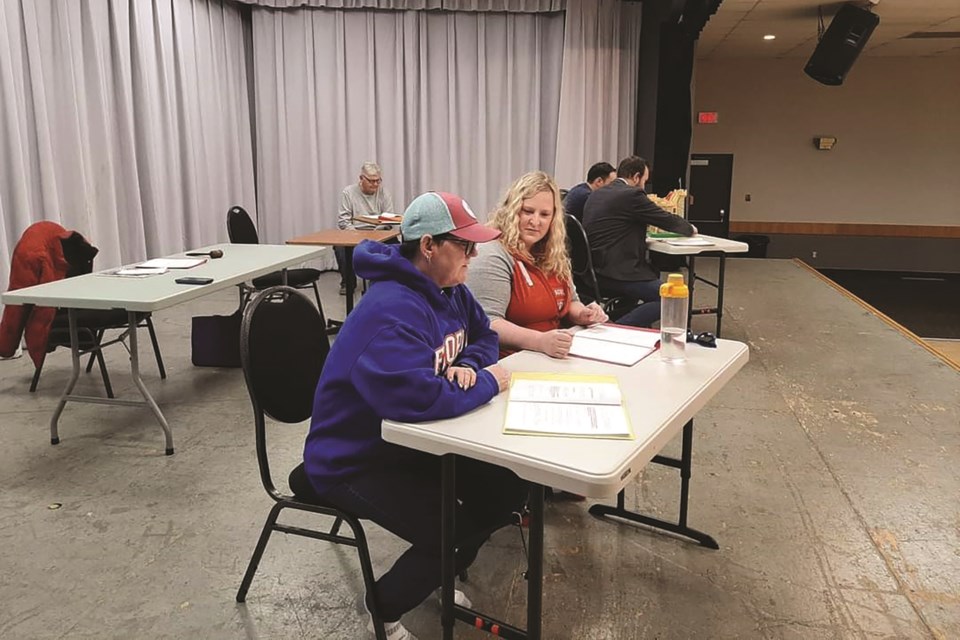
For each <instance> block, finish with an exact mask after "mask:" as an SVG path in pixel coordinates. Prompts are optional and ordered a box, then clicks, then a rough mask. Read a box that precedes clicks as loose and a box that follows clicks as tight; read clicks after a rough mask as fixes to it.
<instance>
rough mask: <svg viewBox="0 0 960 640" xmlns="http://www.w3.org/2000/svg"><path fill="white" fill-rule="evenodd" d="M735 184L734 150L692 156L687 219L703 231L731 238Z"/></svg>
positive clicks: (719, 236) (710, 234) (711, 234)
mask: <svg viewBox="0 0 960 640" xmlns="http://www.w3.org/2000/svg"><path fill="white" fill-rule="evenodd" d="M732 184H733V154H732V153H694V154H691V155H690V195H691V201H690V209H689V211H688V213H687V219H688V220H689V221H690V223H691V224H693V225H694V226H696V227H697V230H698V231H699V232H700V233H705V234H707V235H709V236H716V237H718V238H727V237H729V233H730V187H731V185H732Z"/></svg>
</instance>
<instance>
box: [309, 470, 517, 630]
mask: <svg viewBox="0 0 960 640" xmlns="http://www.w3.org/2000/svg"><path fill="white" fill-rule="evenodd" d="M417 458H418V459H417V460H416V461H415V462H414V463H413V464H410V463H408V462H405V464H404V465H403V466H400V467H392V468H391V467H389V466H384V467H383V468H380V469H377V470H375V471H370V472H366V473H363V474H361V475H359V476H357V477H356V478H353V479H351V480H350V481H349V482H345V483H343V484H340V485H338V486H336V487H334V488H333V489H331V490H330V491H328V492H327V493H326V494H324V497H325V498H326V499H327V500H329V501H330V502H331V503H333V504H334V505H335V506H337V507H340V508H341V509H344V510H345V511H349V512H350V513H353V514H354V515H356V516H357V517H359V518H361V519H364V520H371V521H373V522H376V523H377V524H378V525H380V526H381V527H383V528H384V529H386V530H387V531H390V532H391V533H393V534H395V535H397V536H399V537H400V538H402V539H403V540H406V541H407V542H409V543H410V545H411V546H410V548H409V549H407V550H406V551H405V552H404V553H403V554H402V555H401V556H400V557H399V558H397V560H396V562H394V563H393V566H392V567H390V569H389V570H388V571H387V572H386V573H384V574H383V575H382V576H380V579H379V580H377V584H376V598H377V600H376V601H377V604H379V606H380V614H381V615H382V616H383V619H384V621H386V622H393V621H396V620H399V619H400V616H402V615H403V614H404V613H406V612H408V611H410V610H411V609H413V608H415V607H417V606H418V605H419V604H420V603H421V602H423V601H424V600H425V599H426V598H427V597H429V596H430V594H432V593H433V592H434V591H436V590H437V589H438V588H439V587H440V576H441V573H440V550H441V544H440V493H441V492H440V488H441V487H440V478H441V473H440V458H439V457H437V456H432V455H428V454H418V456H417ZM406 460H409V459H406ZM526 493H527V484H526V482H524V481H522V480H520V479H519V478H518V477H517V476H516V475H515V474H514V473H513V472H512V471H508V470H507V469H504V468H502V467H497V466H494V465H490V464H486V463H483V462H478V461H476V460H471V459H469V458H458V459H457V500H458V504H457V513H456V531H457V553H456V566H457V572H458V573H459V572H461V571H463V570H464V569H466V568H467V567H469V566H470V564H471V563H472V562H473V561H474V559H476V557H477V552H478V551H479V550H480V547H481V546H482V545H483V543H484V542H485V541H486V540H487V538H488V537H489V535H490V534H491V533H492V532H493V531H495V530H497V529H499V528H500V527H503V526H505V525H507V524H509V523H510V522H512V521H513V520H514V516H513V513H514V512H519V511H520V509H521V507H522V505H523V501H524V498H525V496H526ZM370 597H371V594H367V598H368V601H369V598H370Z"/></svg>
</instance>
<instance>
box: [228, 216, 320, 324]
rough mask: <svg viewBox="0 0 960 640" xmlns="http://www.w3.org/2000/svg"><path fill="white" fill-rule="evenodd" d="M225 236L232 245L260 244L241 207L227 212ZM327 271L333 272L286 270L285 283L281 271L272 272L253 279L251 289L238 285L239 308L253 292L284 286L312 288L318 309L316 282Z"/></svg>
mask: <svg viewBox="0 0 960 640" xmlns="http://www.w3.org/2000/svg"><path fill="white" fill-rule="evenodd" d="M227 235H228V236H229V237H230V242H232V243H233V244H260V236H259V235H257V228H256V227H255V226H254V224H253V220H251V219H250V214H248V213H247V212H246V210H245V209H244V208H243V207H238V206H234V207H230V210H229V211H227ZM327 271H334V270H333V269H328V270H326V271H321V270H320V269H310V268H300V269H287V280H286V282H284V280H283V272H282V271H274V272H273V273H268V274H267V275H265V276H260V277H259V278H254V279H253V282H252V284H253V286H252V287H251V286H249V285H247V284H241V285H240V307H241V308H242V307H243V305H244V304H246V302H247V300H248V299H249V297H250V295H251V294H253V293H254V292H255V291H263V290H264V289H269V288H270V287H277V286H280V285H282V284H286V285H287V286H290V287H293V288H295V289H307V288H313V294H314V296H316V298H317V307H320V288H319V287H318V286H317V280H319V279H320V274H322V273H326V272H327Z"/></svg>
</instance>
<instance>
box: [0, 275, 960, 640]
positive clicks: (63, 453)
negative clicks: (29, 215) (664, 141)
mask: <svg viewBox="0 0 960 640" xmlns="http://www.w3.org/2000/svg"><path fill="white" fill-rule="evenodd" d="M701 262H702V263H704V267H706V266H707V263H709V261H707V260H702V261H701ZM699 264H700V262H698V265H699ZM324 278H325V280H324V281H323V292H324V305H325V310H326V311H327V313H328V315H330V316H333V317H342V313H343V299H342V298H340V297H338V296H337V295H336V289H335V285H336V281H335V277H334V276H324ZM727 279H728V280H727V281H728V288H727V304H726V307H727V315H726V316H725V318H724V321H725V322H724V337H727V338H732V339H737V340H742V341H746V342H747V343H748V344H749V345H750V347H751V361H750V363H749V364H748V365H747V367H746V368H745V369H744V370H743V371H741V373H740V374H739V375H738V376H737V377H736V378H735V379H734V380H733V381H732V382H731V383H730V384H729V385H728V386H727V387H726V388H725V389H724V390H723V391H722V392H721V393H720V394H719V395H718V396H717V397H716V398H715V399H714V401H713V402H711V403H710V404H709V405H708V407H707V408H706V409H705V410H704V411H703V412H702V413H701V414H700V416H699V417H698V419H697V422H696V434H695V442H694V451H695V453H694V477H693V485H692V495H691V511H690V514H691V515H690V522H691V525H692V526H695V527H697V528H700V529H702V530H704V531H706V532H709V533H711V534H712V535H714V536H715V537H716V538H717V540H718V541H719V543H720V545H721V548H720V550H719V551H711V550H708V549H705V548H702V547H698V546H696V545H694V544H692V543H689V542H685V541H682V540H678V539H675V538H672V537H670V536H668V535H663V534H659V533H651V532H650V531H647V530H643V529H640V528H636V527H633V526H630V525H620V524H612V523H609V522H601V521H598V520H595V519H593V518H592V517H591V516H589V515H588V514H587V512H586V505H584V504H583V503H551V504H548V507H547V519H548V520H547V540H546V567H545V568H546V580H545V603H544V604H545V611H544V619H545V633H544V637H545V638H548V639H558V638H559V639H564V638H571V639H574V638H576V639H592V640H600V639H611V640H612V639H634V638H803V639H816V638H897V639H900V638H937V639H947V638H960V506H958V505H960V498H958V497H960V466H958V465H957V458H958V453H960V375H958V373H957V372H956V371H954V370H953V369H951V368H950V367H948V366H947V365H946V364H944V363H943V362H942V361H941V360H939V359H937V358H936V357H934V356H933V355H931V354H930V353H929V352H927V351H926V350H924V349H923V348H921V347H920V346H919V345H917V344H914V343H913V342H911V341H910V340H908V339H906V338H905V337H903V336H902V335H901V334H899V333H898V332H897V331H895V330H893V329H892V328H890V327H888V326H887V325H886V324H884V323H883V322H881V321H879V320H877V319H876V318H874V317H872V316H871V315H870V314H869V313H868V312H866V311H865V310H864V309H862V308H861V307H860V306H859V305H857V304H856V303H854V302H852V301H850V300H849V299H847V298H845V297H843V296H842V295H841V294H839V293H838V292H837V291H835V290H834V289H832V288H831V287H830V286H828V285H827V284H825V283H823V282H821V281H820V280H818V279H817V278H815V277H813V276H811V275H810V274H809V273H808V272H806V271H805V270H803V269H801V268H799V267H797V266H795V265H794V264H793V263H791V262H787V261H777V260H731V261H730V263H729V269H728V276H727ZM235 300H236V296H235V293H234V292H224V293H222V294H218V295H216V296H211V297H209V298H206V299H203V300H200V301H197V302H195V303H193V304H189V305H183V306H179V307H175V308H172V309H169V310H167V311H165V312H163V313H160V314H157V316H156V321H157V324H158V329H159V332H160V341H161V344H162V348H163V354H164V358H165V360H166V363H167V369H168V372H169V377H168V379H167V380H165V381H161V380H159V378H158V376H157V374H156V369H155V367H154V366H152V364H151V362H150V360H149V355H150V354H149V347H148V348H147V349H144V350H142V352H143V356H144V357H143V359H144V362H145V365H144V367H143V368H144V370H145V372H146V373H145V379H146V382H147V385H148V386H149V387H150V388H151V390H152V391H153V392H154V394H155V396H156V398H157V400H158V401H159V403H160V405H161V407H162V408H163V410H164V412H165V413H166V415H167V418H168V419H169V421H170V423H171V425H172V426H173V429H174V435H175V437H176V444H177V453H176V455H174V456H172V457H166V456H164V455H163V450H162V449H163V447H162V445H163V440H162V436H161V432H160V429H159V427H158V426H157V425H156V424H155V422H154V421H153V418H152V416H151V415H150V414H149V413H148V412H147V411H144V410H141V409H136V408H116V407H102V406H98V405H79V404H71V405H68V406H67V408H66V410H65V412H64V415H63V418H62V419H61V437H62V443H61V444H60V445H59V446H57V447H52V446H50V444H49V443H48V431H47V429H48V420H49V417H50V413H51V410H52V409H53V406H54V403H55V402H56V399H57V397H58V395H59V393H60V391H61V388H62V385H63V384H64V381H65V379H66V374H67V371H68V368H69V358H68V354H67V353H66V352H65V351H63V350H60V351H58V352H56V353H55V354H53V355H52V356H51V357H50V358H49V359H48V362H47V369H46V371H45V372H44V375H43V379H42V380H41V383H40V389H39V390H38V392H37V393H36V394H29V393H27V387H28V384H29V380H30V375H31V372H32V366H31V363H30V362H29V360H28V358H26V357H24V358H21V359H19V360H12V361H5V362H0V394H2V395H0V424H2V426H0V433H2V438H3V439H2V443H3V446H2V447H0V483H2V485H3V487H4V491H3V493H2V494H0V513H2V519H0V576H2V580H0V603H2V604H0V638H16V639H20V638H224V639H226V638H251V639H252V638H264V639H266V638H270V639H274V638H366V637H369V635H368V634H367V632H366V631H365V626H366V620H365V619H364V618H363V617H362V616H361V615H360V614H359V613H358V610H357V594H358V593H359V585H361V584H362V583H361V580H360V578H359V571H358V565H357V562H356V559H355V556H354V554H353V553H352V551H351V550H350V549H340V548H336V547H333V546H332V545H328V544H326V543H322V542H318V541H313V540H306V539H297V538H295V537H287V536H282V535H278V536H275V537H274V539H273V540H271V542H270V545H269V546H268V548H267V551H266V554H265V556H264V559H263V562H262V564H261V567H260V572H259V574H258V575H257V577H256V579H255V580H254V583H253V587H252V589H251V591H250V594H249V596H248V601H247V604H246V605H245V606H240V605H237V604H236V603H235V602H234V594H235V592H236V589H237V586H238V585H239V582H240V578H241V575H242V572H243V569H244V567H245V565H246V562H247V560H248V559H249V557H250V553H251V551H252V549H253V545H254V543H255V541H256V536H257V534H258V532H259V528H260V526H261V525H262V523H263V519H264V517H265V516H266V514H267V511H268V509H269V507H270V504H271V502H270V500H269V499H268V498H267V497H266V495H265V494H264V493H263V491H262V489H261V487H260V485H259V480H258V476H257V471H256V462H255V457H254V450H253V430H252V419H251V413H250V408H249V401H248V398H247V397H246V391H245V388H244V386H243V380H242V375H241V372H240V371H239V370H215V369H198V368H194V367H193V366H192V365H191V364H190V357H189V346H190V336H189V327H190V321H189V320H190V317H191V316H193V315H201V314H209V313H229V312H230V311H232V309H233V308H234V307H235ZM710 324H711V323H710V319H709V318H706V317H700V318H697V319H696V323H695V326H696V328H700V329H706V328H708V327H709V325H710ZM109 360H110V367H111V371H112V372H113V377H114V384H115V388H116V389H117V390H118V392H119V393H120V394H121V395H130V394H131V393H133V390H132V385H131V384H130V383H129V381H127V380H124V376H123V373H124V367H125V361H124V360H125V358H124V352H123V350H122V349H120V348H117V347H114V348H113V349H112V352H111V353H110V356H109ZM81 384H82V385H84V387H85V388H88V389H89V390H90V392H91V393H100V392H102V390H101V388H100V386H99V379H98V376H97V375H96V374H91V375H85V376H83V378H82V379H81ZM636 393H643V391H642V390H636ZM305 429H306V425H304V426H302V427H287V428H282V429H279V433H277V434H276V438H275V439H274V441H273V443H272V446H273V451H274V456H275V460H276V464H275V467H276V468H277V469H282V472H281V473H282V475H285V473H286V471H287V469H288V468H290V467H292V466H293V465H294V464H295V463H296V462H297V461H298V456H299V455H300V449H301V444H302V440H303V436H304V433H305ZM677 444H678V443H673V445H672V446H671V450H676V449H677V448H678V447H677ZM668 452H670V451H669V450H668ZM281 477H282V476H281ZM677 490H678V482H677V478H676V475H675V472H671V470H667V469H663V468H655V467H649V468H648V470H647V471H646V472H645V473H644V474H642V475H641V476H640V477H639V478H638V479H637V480H636V482H635V483H634V484H633V485H632V486H630V487H629V488H628V491H627V502H628V505H633V506H634V507H636V508H642V509H644V510H646V511H648V512H653V513H660V514H663V515H665V516H673V515H674V512H675V501H676V494H677ZM55 505H60V506H59V508H54V507H55ZM368 530H369V534H370V538H371V546H372V550H373V554H374V564H375V565H376V567H377V568H378V570H382V569H383V568H385V567H386V566H388V564H389V562H390V561H391V560H392V558H394V557H395V556H396V555H397V554H398V553H399V552H400V551H401V550H402V548H403V546H402V543H400V542H398V541H397V540H396V539H394V538H393V537H392V536H391V535H390V534H387V533H385V532H383V531H381V530H379V529H377V528H376V527H375V526H372V525H371V526H370V527H369V528H368ZM523 567H524V563H523V557H522V554H521V551H520V538H519V536H518V533H517V531H516V530H515V529H511V530H504V531H501V532H499V533H497V534H496V535H494V537H493V538H492V540H491V542H490V543H489V544H488V545H487V546H486V547H485V550H484V551H483V552H482V553H481V556H480V559H479V561H478V563H477V564H476V565H475V566H474V568H473V569H472V570H471V579H470V582H469V583H468V584H467V585H466V586H465V587H464V588H465V590H466V591H467V593H468V594H469V595H470V596H471V597H472V598H473V601H474V603H475V604H476V605H478V606H479V607H480V608H483V609H489V610H491V613H499V614H500V615H501V616H502V617H504V618H505V619H507V620H508V621H512V622H514V623H517V624H520V625H522V624H523V622H524V612H525V583H524V580H523V579H522V577H521V576H520V573H521V571H522V570H523ZM404 620H405V622H406V624H407V626H408V627H409V628H410V629H411V630H413V631H414V632H415V633H417V635H418V636H419V637H420V638H421V640H430V639H435V638H439V619H438V607H437V606H436V604H435V603H433V602H427V603H424V604H423V605H421V606H420V607H419V608H418V609H417V610H416V611H414V612H412V613H411V614H409V615H408V616H406V617H405V619H404ZM457 637H460V638H482V637H488V636H486V635H484V634H480V633H479V632H476V631H473V630H470V629H467V628H466V627H460V628H459V629H458V634H457Z"/></svg>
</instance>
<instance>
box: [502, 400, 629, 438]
mask: <svg viewBox="0 0 960 640" xmlns="http://www.w3.org/2000/svg"><path fill="white" fill-rule="evenodd" d="M512 393H513V391H512V389H511V395H512ZM504 431H505V432H509V433H515V434H516V433H529V434H533V435H536V434H542V435H561V436H589V437H595V438H597V437H600V438H602V437H608V438H631V437H633V433H632V431H631V430H630V423H629V421H628V420H627V415H626V413H624V410H623V407H622V406H620V405H600V406H596V405H582V404H556V403H547V402H510V403H508V404H507V417H506V421H505V422H504Z"/></svg>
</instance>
